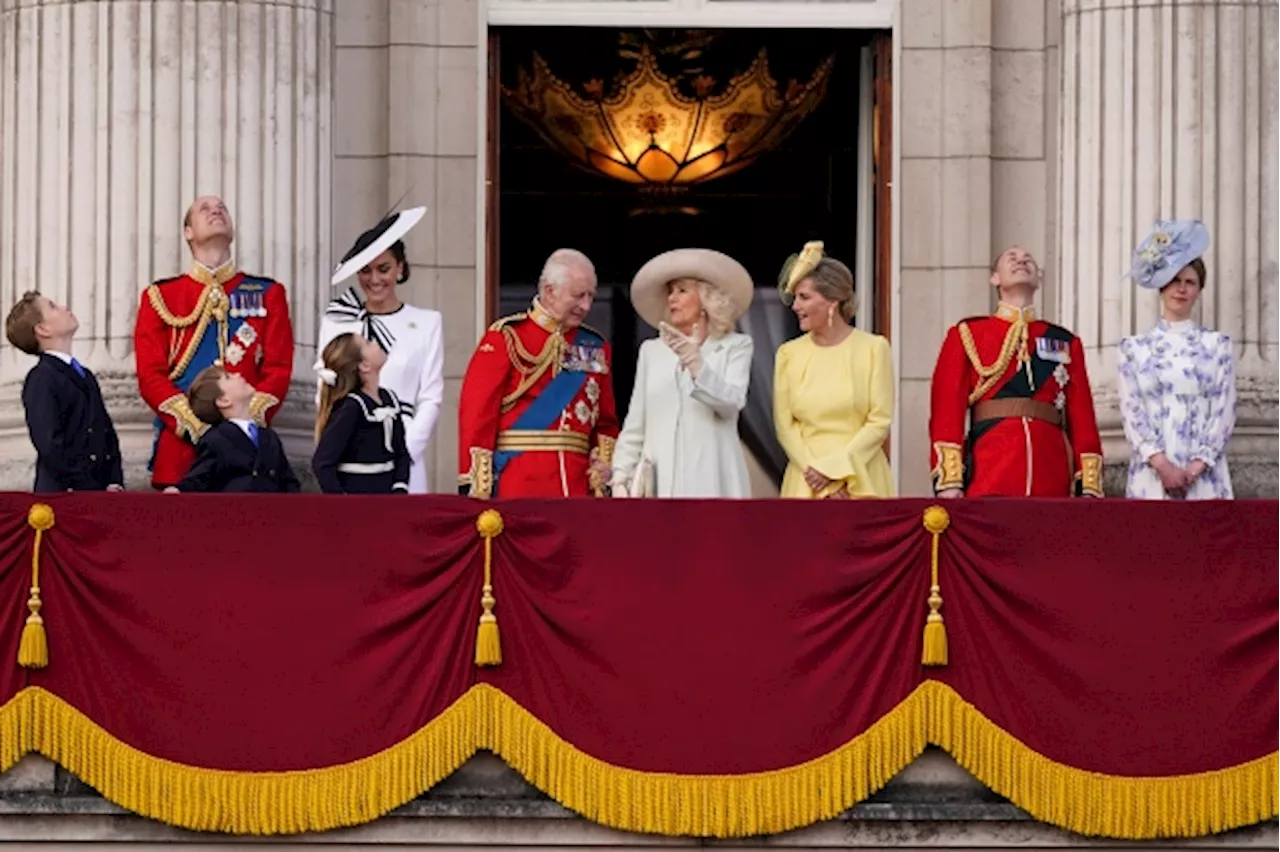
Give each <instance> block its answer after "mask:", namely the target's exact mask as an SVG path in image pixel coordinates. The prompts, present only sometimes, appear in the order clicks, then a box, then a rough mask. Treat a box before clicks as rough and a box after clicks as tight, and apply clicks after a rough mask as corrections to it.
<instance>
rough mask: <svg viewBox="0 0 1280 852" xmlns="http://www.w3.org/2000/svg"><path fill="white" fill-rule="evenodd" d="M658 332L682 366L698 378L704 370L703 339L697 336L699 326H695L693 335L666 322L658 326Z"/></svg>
mask: <svg viewBox="0 0 1280 852" xmlns="http://www.w3.org/2000/svg"><path fill="white" fill-rule="evenodd" d="M658 332H659V334H660V335H661V337H662V342H663V343H665V344H667V346H668V347H669V348H670V349H671V351H672V352H674V353H676V357H677V358H679V359H680V366H681V367H684V368H685V369H686V370H688V371H689V375H691V376H693V377H694V378H695V379H696V378H697V377H698V374H699V373H701V372H702V340H701V339H700V337H698V336H697V335H698V326H696V325H695V326H694V327H693V333H694V335H695V336H693V337H690V336H689V335H687V334H685V333H684V332H682V331H680V330H679V329H677V328H675V327H673V326H671V325H668V324H667V323H665V322H664V323H661V324H660V325H659V326H658Z"/></svg>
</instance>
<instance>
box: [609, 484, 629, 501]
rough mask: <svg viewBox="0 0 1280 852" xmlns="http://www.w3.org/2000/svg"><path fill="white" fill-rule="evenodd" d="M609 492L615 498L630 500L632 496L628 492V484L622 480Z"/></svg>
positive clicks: (611, 487) (610, 488) (610, 487)
mask: <svg viewBox="0 0 1280 852" xmlns="http://www.w3.org/2000/svg"><path fill="white" fill-rule="evenodd" d="M609 490H610V491H611V492H612V493H613V496H614V497H618V498H628V497H630V496H631V492H630V491H629V490H627V484H626V483H625V482H623V481H622V480H618V481H617V482H615V483H613V485H611V486H609Z"/></svg>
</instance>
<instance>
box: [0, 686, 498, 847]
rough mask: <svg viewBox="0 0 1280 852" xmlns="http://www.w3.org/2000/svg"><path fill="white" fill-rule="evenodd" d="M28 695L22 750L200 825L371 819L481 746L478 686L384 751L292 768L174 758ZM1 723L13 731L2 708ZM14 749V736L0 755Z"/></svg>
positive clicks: (258, 827)
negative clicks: (221, 765)
mask: <svg viewBox="0 0 1280 852" xmlns="http://www.w3.org/2000/svg"><path fill="white" fill-rule="evenodd" d="M20 699H21V700H22V701H23V702H25V704H26V712H27V714H28V718H27V719H26V720H25V727H26V730H27V731H28V732H29V733H30V737H29V741H28V742H25V743H23V745H24V746H25V748H24V749H23V750H24V751H38V752H40V753H41V754H43V755H44V756H45V757H47V758H49V759H50V760H52V761H54V762H56V763H58V764H59V765H60V766H62V767H64V768H65V769H66V770H67V771H69V772H71V773H72V774H74V775H75V776H76V777H77V778H79V779H80V780H82V781H84V782H85V783H86V784H89V785H90V786H91V787H93V788H94V789H96V790H97V791H98V792H100V793H101V794H102V795H103V796H105V797H106V798H107V799H110V800H111V801H113V802H115V803H116V804H118V805H120V806H122V807H125V808H128V809H129V810H131V811H133V812H134V813H137V814H141V815H142V816H145V817H150V818H152V819H157V820H160V821H161V822H165V823H168V824H170V825H176V826H180V827H182V828H188V829H192V830H193V831H219V832H224V833H232V834H253V835H268V834H298V833H301V832H306V831H326V830H328V829H332V828H339V827H341V826H349V825H360V824H362V823H367V822H371V821H373V820H375V819H377V818H378V817H380V816H382V815H383V814H385V813H387V812H388V811H390V810H392V809H394V808H396V807H399V806H400V805H402V804H404V803H405V802H407V801H409V800H411V799H413V798H414V797H415V796H418V795H420V794H421V793H422V792H423V791H425V790H428V789H430V788H431V787H433V786H435V785H436V784H437V783H439V782H440V781H443V780H444V779H445V778H447V777H448V776H449V775H451V774H452V773H453V772H454V771H455V770H457V768H458V767H459V766H461V765H462V764H463V763H465V762H466V761H467V759H468V758H470V757H471V755H472V754H474V753H475V746H474V741H475V737H474V735H473V732H474V725H473V719H474V718H475V715H476V710H475V707H474V705H475V703H476V696H475V695H474V693H473V692H467V693H465V694H464V695H463V696H462V697H461V698H459V699H458V700H457V701H455V702H454V703H453V704H452V705H450V706H449V708H448V709H446V710H445V711H444V712H443V713H441V714H440V715H439V716H437V717H436V718H434V719H432V720H431V721H430V722H428V723H427V724H426V725H425V726H423V727H422V728H420V729H419V730H418V731H416V732H415V733H413V734H412V735H410V736H409V737H408V738H406V739H404V740H402V741H401V742H398V743H396V744H395V745H393V746H391V747H389V748H386V749H384V750H382V751H380V752H378V753H377V754H373V755H370V756H369V757H365V758H361V759H360V760H356V761H352V762H351V763H344V764H339V765H337V766H328V767H324V768H322V769H306V770H297V771H289V772H240V771H227V770H218V769H204V768H201V767H196V766H186V765H183V764H180V763H174V762H173V761H169V760H163V759H161V758H158V757H152V756H150V755H148V754H146V753H144V752H142V751H139V750H138V749H136V748H134V747H132V746H130V745H128V744H126V743H124V742H122V741H121V740H118V739H116V738H115V737H114V736H112V735H111V734H109V733H107V732H106V731H105V730H103V729H102V728H101V727H99V726H98V725H97V724H95V723H94V722H93V721H92V720H91V719H89V717H87V716H85V715H84V714H83V713H81V712H80V711H79V710H77V709H75V708H74V707H72V706H71V705H70V704H68V703H67V702H66V701H64V700H63V699H61V698H59V697H58V696H56V695H54V694H53V693H50V692H47V691H45V690H43V689H40V688H39V687H28V688H27V689H25V690H23V691H22V692H21V693H19V694H18V696H17V698H15V699H14V701H19V700H20ZM13 703H14V702H12V701H11V702H10V704H13ZM8 706H9V705H6V707H5V708H4V709H7V708H8ZM19 709H20V710H21V709H22V708H21V707H20V708H19ZM0 725H3V728H0V730H3V731H4V732H5V733H6V734H7V733H8V731H9V726H8V724H7V721H6V720H5V717H4V715H3V712H2V711H0ZM22 727H23V721H22V720H21V717H20V721H19V729H20V730H21V728H22ZM10 750H11V748H10V746H9V741H8V740H6V742H5V745H4V753H0V759H7V758H8V757H9V756H10V755H9V754H8V752H9V751H10Z"/></svg>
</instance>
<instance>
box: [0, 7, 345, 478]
mask: <svg viewBox="0 0 1280 852" xmlns="http://www.w3.org/2000/svg"><path fill="white" fill-rule="evenodd" d="M332 7H333V0H220V2H205V0H200V2H196V0H167V2H139V0H113V2H110V3H101V2H91V1H90V0H0V294H2V295H0V304H2V305H3V308H4V310H5V311H7V310H8V307H9V305H11V304H12V303H13V300H14V298H15V297H16V296H17V295H18V294H21V293H22V292H23V291H25V290H28V289H39V290H41V291H42V292H44V293H45V294H47V295H49V296H50V297H51V298H53V299H55V300H57V301H61V302H65V303H66V304H68V305H70V307H71V308H72V310H74V311H75V312H76V315H77V316H78V317H79V319H80V332H79V334H78V336H77V339H76V345H75V354H76V356H77V357H78V358H80V359H81V360H82V361H83V362H84V363H85V364H87V365H88V366H89V367H90V368H92V369H93V370H94V371H95V372H96V373H97V374H98V375H99V377H100V379H101V381H102V384H103V389H104V393H105V395H106V396H107V400H108V406H109V407H110V409H111V412H112V415H113V417H114V418H115V419H116V423H117V426H118V427H119V428H120V429H121V432H122V439H124V440H125V443H126V446H125V458H126V463H127V464H128V465H129V468H130V470H129V472H130V474H131V476H130V479H131V481H135V482H136V481H137V480H138V479H139V478H140V477H141V474H142V466H143V465H144V464H145V460H146V458H147V453H148V452H149V441H150V435H149V429H150V426H149V424H150V412H149V411H147V410H146V408H145V407H144V406H143V404H142V402H141V400H140V399H139V397H138V394H137V388H136V385H135V380H134V376H133V351H132V333H133V320H134V314H135V311H136V309H137V303H138V297H139V294H140V293H141V291H142V289H143V288H144V287H145V286H146V285H148V284H149V283H151V282H152V281H153V280H155V279H157V278H163V277H167V276H170V275H175V274H178V273H180V272H182V271H183V270H185V269H186V268H187V267H188V266H189V264H190V262H191V258H190V255H189V254H188V251H187V247H186V245H185V243H184V242H183V239H182V216H183V212H184V210H185V208H186V206H187V205H188V204H189V203H190V202H191V201H192V200H193V199H194V198H195V197H196V196H198V195H201V194H206V193H212V194H218V195H221V196H222V197H223V198H224V199H225V200H226V202H227V206H228V207H229V208H230V210H231V214H232V216H233V218H234V219H235V222H236V228H237V238H236V243H235V246H234V251H235V255H236V259H237V260H238V261H239V263H240V265H241V267H243V268H244V269H246V270H249V271H252V272H255V273H259V274H263V275H269V276H272V277H274V278H277V279H278V280H280V281H282V282H284V284H285V285H286V286H287V287H288V291H289V300H290V308H291V312H292V316H293V322H294V331H295V334H296V337H297V342H298V350H297V354H296V356H295V364H296V369H297V372H298V374H299V380H300V381H299V385H298V389H297V392H298V393H299V396H298V397H297V398H299V399H303V400H307V399H309V396H310V393H311V387H312V385H311V384H310V382H309V377H308V375H307V374H308V373H309V369H308V368H309V367H310V363H311V362H310V358H311V357H312V355H313V353H314V350H315V335H316V331H317V326H318V317H319V313H320V307H321V300H322V299H323V298H324V296H325V295H327V286H325V285H326V284H327V278H328V271H329V269H330V264H329V252H328V246H327V241H328V240H329V238H330V224H329V222H330V211H331V206H332V200H331V178H330V172H331V168H332V160H333V155H332V144H331V125H332V110H331V104H332V84H333V70H332V57H333V8H332ZM31 363H32V359H31V358H29V357H28V356H26V355H23V354H22V353H20V352H16V351H15V350H14V349H13V348H12V347H11V346H9V345H8V344H7V342H6V343H5V344H4V346H3V348H2V349H0V458H3V459H4V464H3V465H0V486H3V487H29V485H30V480H29V478H28V477H29V466H30V461H29V460H30V458H31V455H32V451H31V449H30V445H29V443H28V441H27V437H26V434H25V430H24V427H23V422H22V412H21V409H20V407H18V406H15V405H14V404H13V401H14V400H15V399H16V396H17V393H18V388H19V387H20V385H21V381H22V377H23V376H24V375H25V373H26V371H27V370H28V369H29V368H30V366H31ZM293 398H295V397H294V396H293V395H291V399H293ZM293 407H294V408H295V409H296V408H297V406H296V405H295V406H293ZM299 420H305V421H307V422H309V420H310V416H309V414H304V415H302V416H301V417H296V416H295V417H290V416H289V411H288V410H286V413H285V414H284V415H283V416H282V418H281V419H280V420H278V421H277V423H278V424H279V425H281V426H284V427H285V428H286V429H288V427H289V426H290V424H291V422H293V421H299ZM293 425H294V426H296V427H302V426H303V425H304V424H303V423H301V422H296V423H293Z"/></svg>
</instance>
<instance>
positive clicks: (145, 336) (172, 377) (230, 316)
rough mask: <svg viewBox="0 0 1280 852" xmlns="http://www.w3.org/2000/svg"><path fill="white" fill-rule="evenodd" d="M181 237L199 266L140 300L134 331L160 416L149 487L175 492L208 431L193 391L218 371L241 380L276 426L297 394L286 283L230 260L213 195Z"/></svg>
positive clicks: (259, 411) (223, 216) (229, 234)
mask: <svg viewBox="0 0 1280 852" xmlns="http://www.w3.org/2000/svg"><path fill="white" fill-rule="evenodd" d="M183 235H184V236H185V237H186V240H187V245H188V246H190V247H191V253H192V254H193V255H194V257H195V259H196V260H195V263H194V265H193V266H192V268H191V271H190V272H188V273H187V274H185V275H179V276H178V277H177V278H170V279H167V280H164V281H158V282H156V283H155V284H152V285H151V286H150V287H148V288H147V289H146V291H145V292H144V293H143V294H142V299H141V301H140V303H139V305H138V319H137V324H136V325H135V327H134V338H133V344H134V357H135V359H136V364H137V371H138V389H139V390H140V391H141V393H142V398H143V400H145V401H146V403H147V405H148V406H150V407H151V410H152V411H154V412H155V413H156V421H155V429H156V439H155V444H154V448H153V451H152V457H151V464H150V469H151V484H152V485H153V486H154V487H156V488H164V487H166V486H169V485H176V484H177V483H178V482H180V481H181V480H182V477H183V476H185V475H186V473H187V469H188V468H189V467H191V463H192V462H193V461H194V460H195V442H196V441H197V440H198V439H199V437H200V436H201V435H202V434H204V431H205V430H206V429H207V428H208V427H207V426H206V424H204V423H202V422H201V421H200V419H199V418H197V417H196V416H195V414H194V413H192V411H191V407H190V405H188V403H187V396H186V392H187V388H188V387H190V385H191V382H192V380H193V379H194V378H195V377H196V375H197V374H198V373H199V372H200V371H201V370H203V369H204V368H205V367H208V366H210V365H212V364H215V363H217V364H221V365H222V366H224V367H225V368H226V369H227V371H228V372H232V373H239V374H240V375H242V376H244V378H245V379H246V380H247V381H248V382H249V384H251V385H253V386H254V388H255V389H256V393H255V394H254V396H253V401H252V403H251V404H250V411H251V413H252V414H253V417H254V419H255V420H257V421H258V424H259V425H261V426H266V425H268V424H269V423H270V421H271V418H272V417H273V416H274V415H275V414H276V412H277V411H279V409H280V401H281V400H283V399H284V398H285V395H286V394H287V393H288V390H289V378H290V376H291V375H292V373H293V327H292V326H291V325H290V322H289V303H288V299H287V298H286V296H285V291H284V286H283V285H282V284H280V283H279V282H277V281H273V280H271V279H269V278H260V277H258V276H254V275H246V274H245V273H244V272H241V271H238V270H237V269H236V267H235V265H234V263H233V262H232V261H231V242H232V240H233V239H234V227H233V225H232V222H231V215H230V213H228V212H227V208H226V206H225V205H224V204H223V203H222V200H221V199H219V198H216V197H214V196H205V197H203V198H199V199H197V200H196V202H195V203H194V204H192V205H191V208H190V209H189V210H188V211H187V216H186V219H185V220H184V222H183Z"/></svg>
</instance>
